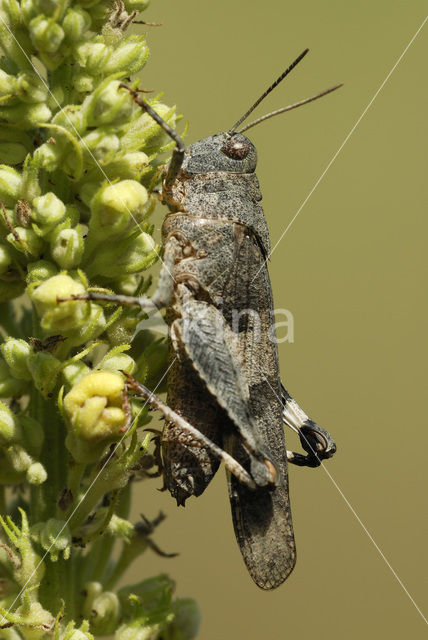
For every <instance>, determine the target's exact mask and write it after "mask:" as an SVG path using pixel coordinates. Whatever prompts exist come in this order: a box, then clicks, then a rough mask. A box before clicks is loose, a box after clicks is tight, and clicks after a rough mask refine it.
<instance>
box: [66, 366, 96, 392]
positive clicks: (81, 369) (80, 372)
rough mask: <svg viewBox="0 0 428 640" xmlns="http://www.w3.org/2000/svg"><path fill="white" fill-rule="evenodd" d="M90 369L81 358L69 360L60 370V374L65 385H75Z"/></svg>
mask: <svg viewBox="0 0 428 640" xmlns="http://www.w3.org/2000/svg"><path fill="white" fill-rule="evenodd" d="M90 372H91V369H90V368H89V367H88V365H86V364H85V363H84V362H82V360H77V361H75V362H71V363H70V364H68V365H67V366H66V367H64V369H63V370H62V376H63V378H64V382H65V384H66V385H67V386H69V387H72V386H74V385H76V384H77V383H78V382H80V380H81V379H82V378H84V377H85V376H87V375H88V373H90Z"/></svg>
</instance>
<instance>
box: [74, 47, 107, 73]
mask: <svg viewBox="0 0 428 640" xmlns="http://www.w3.org/2000/svg"><path fill="white" fill-rule="evenodd" d="M110 53H111V49H110V47H107V45H105V44H104V43H103V42H83V43H82V44H79V45H77V47H76V50H75V55H76V59H77V62H78V63H79V64H80V66H81V67H83V68H84V69H85V71H86V72H87V73H88V74H91V75H98V74H99V73H104V66H105V64H106V62H107V60H108V58H109V57H110Z"/></svg>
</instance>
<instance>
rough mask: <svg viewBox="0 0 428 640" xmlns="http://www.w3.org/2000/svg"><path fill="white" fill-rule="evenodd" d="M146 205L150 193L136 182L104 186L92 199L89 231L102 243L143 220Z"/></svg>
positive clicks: (125, 181)
mask: <svg viewBox="0 0 428 640" xmlns="http://www.w3.org/2000/svg"><path fill="white" fill-rule="evenodd" d="M147 203H148V194H147V190H146V189H145V188H144V187H143V185H141V184H140V183H139V182H136V181H135V180H121V181H120V182H117V183H116V184H111V185H107V186H104V187H103V188H101V189H100V190H99V191H98V193H97V194H96V195H95V197H94V199H93V200H92V217H91V220H90V223H89V228H90V232H92V233H95V234H96V237H97V240H98V241H100V240H104V239H106V238H109V237H112V236H117V235H120V234H123V233H124V232H126V231H129V230H130V229H132V228H133V227H134V226H135V224H136V222H141V221H142V220H143V219H144V216H145V213H146V211H147Z"/></svg>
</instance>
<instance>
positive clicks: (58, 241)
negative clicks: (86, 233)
mask: <svg viewBox="0 0 428 640" xmlns="http://www.w3.org/2000/svg"><path fill="white" fill-rule="evenodd" d="M83 248H84V247H83V238H82V233H81V232H80V229H57V230H55V231H54V232H53V234H52V236H51V255H52V258H53V259H54V260H55V262H56V263H57V264H58V265H59V266H60V267H61V268H62V269H72V268H73V267H76V266H78V264H79V262H80V260H81V258H82V254H83Z"/></svg>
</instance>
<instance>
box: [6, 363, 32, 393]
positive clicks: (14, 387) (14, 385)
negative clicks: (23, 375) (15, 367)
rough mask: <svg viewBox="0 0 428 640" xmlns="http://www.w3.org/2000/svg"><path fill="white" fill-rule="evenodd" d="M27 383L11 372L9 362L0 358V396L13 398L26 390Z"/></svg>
mask: <svg viewBox="0 0 428 640" xmlns="http://www.w3.org/2000/svg"><path fill="white" fill-rule="evenodd" d="M26 387H27V384H26V382H25V381H24V380H18V379H17V378H14V377H12V376H11V374H10V369H9V367H8V365H7V363H6V362H5V361H4V360H3V358H0V398H12V397H14V396H19V395H21V393H23V392H24V390H25V388H26Z"/></svg>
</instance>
